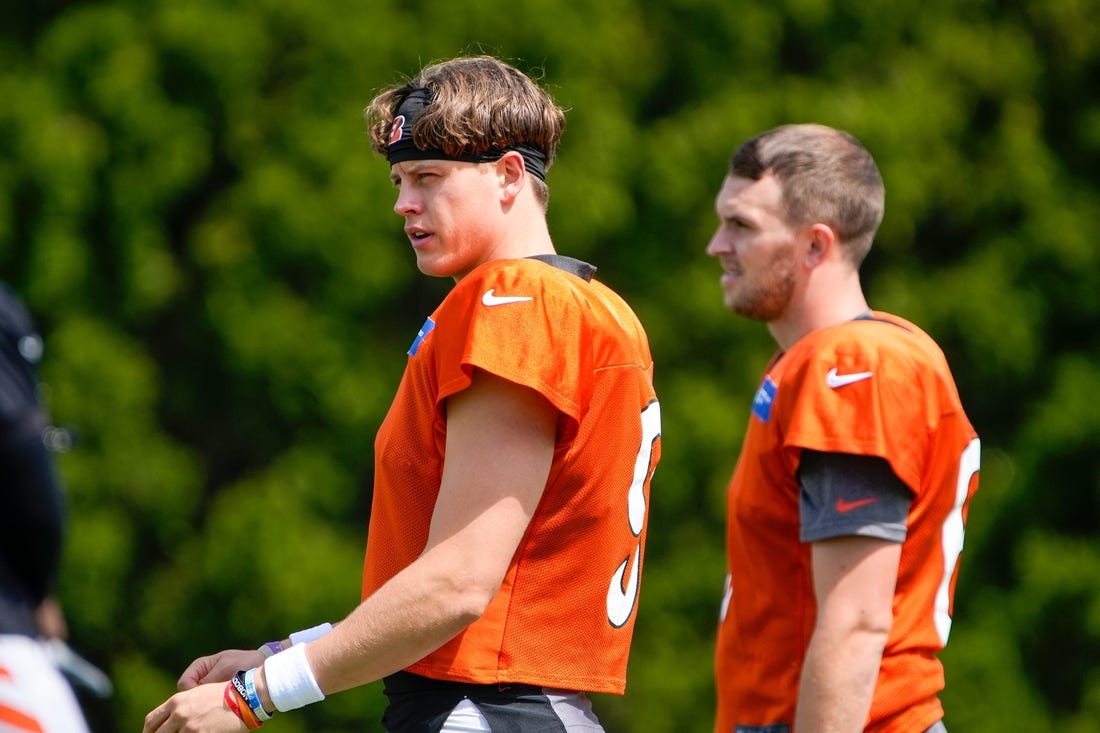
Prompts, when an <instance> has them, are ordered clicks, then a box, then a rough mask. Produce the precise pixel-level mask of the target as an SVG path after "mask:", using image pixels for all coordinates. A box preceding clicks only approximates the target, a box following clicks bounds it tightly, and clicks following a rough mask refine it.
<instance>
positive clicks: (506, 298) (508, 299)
mask: <svg viewBox="0 0 1100 733" xmlns="http://www.w3.org/2000/svg"><path fill="white" fill-rule="evenodd" d="M494 290H496V288H489V289H488V290H486V291H485V294H484V295H482V296H481V304H482V305H486V306H489V307H492V306H495V305H508V304H509V303H526V302H527V301H529V300H534V298H532V297H531V296H530V295H496V294H495V293H494V292H493V291H494Z"/></svg>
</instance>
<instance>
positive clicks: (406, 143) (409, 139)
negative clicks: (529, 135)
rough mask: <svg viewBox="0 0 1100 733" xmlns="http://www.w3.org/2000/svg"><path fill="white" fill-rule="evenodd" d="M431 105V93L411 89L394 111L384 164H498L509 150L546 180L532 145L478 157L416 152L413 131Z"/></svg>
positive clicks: (540, 156) (494, 148)
mask: <svg viewBox="0 0 1100 733" xmlns="http://www.w3.org/2000/svg"><path fill="white" fill-rule="evenodd" d="M431 103H432V92H431V90H430V89H424V88H420V89H413V90H412V91H411V92H409V94H408V96H406V97H405V98H404V99H403V100H402V101H401V104H399V105H398V107H397V114H396V115H395V116H394V118H393V122H392V123H391V124H390V139H389V147H388V149H387V152H386V160H388V161H389V162H390V165H393V164H394V163H401V162H403V161H406V160H458V161H463V162H466V163H491V162H492V161H494V160H500V158H501V156H502V155H504V154H505V153H507V152H508V151H509V150H515V151H516V152H517V153H519V154H520V155H522V156H523V163H524V166H525V167H526V168H527V172H528V173H531V174H532V175H534V176H537V177H538V178H539V179H541V180H543V181H545V180H546V154H545V153H543V152H542V151H541V150H539V149H538V148H536V147H534V146H533V145H527V144H525V143H519V144H516V145H509V146H508V147H506V148H499V147H497V146H495V145H494V146H492V147H490V148H489V149H487V150H483V151H481V152H480V153H460V154H458V155H448V154H447V153H445V152H444V151H443V149H442V148H419V147H417V146H416V143H414V142H413V135H412V128H413V121H414V120H415V119H416V116H417V115H419V114H420V113H421V112H423V111H424V108H425V107H427V106H428V105H429V104H431Z"/></svg>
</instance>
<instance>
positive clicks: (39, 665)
mask: <svg viewBox="0 0 1100 733" xmlns="http://www.w3.org/2000/svg"><path fill="white" fill-rule="evenodd" d="M41 356H42V339H41V337H40V336H39V335H38V333H37V331H36V330H35V328H34V324H33V323H32V322H31V318H30V315H29V314H28V313H27V310H26V308H25V307H24V306H23V304H22V302H21V301H20V300H19V299H18V298H17V297H16V296H15V294H14V293H12V292H11V290H9V289H8V287H7V286H5V285H4V284H3V283H0V733H13V732H16V731H18V732H20V733H31V732H34V731H38V732H40V733H83V732H85V731H87V730H88V727H87V724H86V723H85V721H84V716H83V714H82V713H81V710H80V705H79V703H78V701H77V698H76V695H74V694H73V690H72V688H71V687H69V683H68V682H67V681H66V680H65V677H64V676H63V675H62V673H61V672H60V671H59V670H58V668H57V666H56V663H55V658H54V653H53V651H52V648H51V646H50V645H49V643H48V642H47V641H46V640H47V639H51V638H58V639H60V638H64V637H65V636H66V635H67V628H66V624H65V617H64V615H63V613H62V611H61V607H60V606H59V605H58V603H57V601H56V600H55V599H54V597H53V595H52V593H53V591H54V589H55V586H56V583H57V577H58V570H59V568H60V565H61V550H62V542H63V539H64V528H65V500H64V495H63V493H62V490H61V484H60V482H59V480H58V476H57V472H56V468H55V466H54V460H53V456H52V455H51V453H50V450H49V448H47V446H46V443H45V439H44V432H45V430H46V429H47V427H48V420H47V416H46V411H45V409H44V408H43V406H42V404H41V402H40V401H39V399H38V383H37V380H36V376H35V366H36V365H37V364H38V361H39V359H40V358H41Z"/></svg>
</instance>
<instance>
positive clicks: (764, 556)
mask: <svg viewBox="0 0 1100 733" xmlns="http://www.w3.org/2000/svg"><path fill="white" fill-rule="evenodd" d="M833 370H836V371H833ZM867 373H869V374H870V376H860V378H858V379H857V378H855V377H853V376H851V375H865V374H867ZM838 375H839V376H840V378H839V379H838V378H837V377H838ZM845 375H848V378H847V379H845ZM803 449H812V450H817V451H826V452H838V453H850V454H857V455H868V456H877V457H880V458H883V459H885V460H886V461H887V462H888V463H889V464H890V467H891V468H892V470H893V471H894V473H895V474H896V475H897V476H898V478H900V479H901V480H902V481H903V482H904V483H905V484H906V486H908V487H909V489H910V490H911V491H912V493H913V501H912V504H911V507H910V510H909V515H908V518H907V536H906V539H905V541H904V542H903V543H902V551H901V560H900V566H899V570H898V580H897V586H896V589H895V593H894V601H893V606H894V623H893V626H892V628H891V631H890V634H889V637H888V639H887V642H886V647H885V651H884V652H883V659H882V664H881V667H880V671H879V676H878V680H877V683H876V686H875V692H874V697H873V699H872V703H871V710H870V714H869V718H868V722H867V727H866V730H868V731H876V732H887V731H888V732H891V733H893V732H898V733H900V732H901V731H913V730H924V729H925V728H927V727H928V726H930V725H932V724H933V723H935V722H936V721H937V720H939V719H940V718H941V717H942V716H943V710H942V706H941V704H940V702H939V700H938V698H937V694H938V692H939V691H940V690H942V689H943V684H944V676H943V668H942V665H941V663H940V662H939V660H938V659H937V658H936V656H935V655H936V653H937V652H939V651H940V649H942V647H943V644H944V643H945V641H946V633H947V631H946V629H947V624H948V623H949V612H950V599H951V597H952V595H953V590H954V583H955V571H956V569H957V566H956V561H957V559H958V553H957V551H956V549H955V548H956V547H957V549H958V550H961V542H962V526H963V522H964V521H965V517H966V512H967V510H968V505H969V500H970V497H971V496H972V495H973V493H974V492H975V491H976V490H977V483H978V482H977V469H978V465H977V460H978V441H977V436H976V433H975V431H974V429H973V427H971V425H970V423H969V421H968V420H967V418H966V415H965V414H964V412H963V408H962V405H961V403H960V400H959V396H958V392H957V389H956V387H955V383H954V380H953V377H952V376H951V373H950V370H949V368H948V365H947V361H946V359H945V358H944V356H943V353H942V352H941V351H940V349H939V347H938V346H937V345H936V344H935V342H933V340H932V339H931V338H930V337H929V336H928V335H927V334H925V333H924V332H923V331H921V330H920V329H919V328H917V327H916V326H915V325H913V324H911V323H909V322H907V321H905V320H903V319H900V318H897V317H896V316H892V315H888V314H885V313H879V312H876V313H873V314H872V315H871V316H870V317H869V318H866V319H857V320H854V321H850V322H847V323H844V324H840V325H837V326H834V327H831V328H827V329H822V330H819V331H815V332H812V333H811V334H809V335H807V336H805V337H804V338H802V339H801V340H800V341H799V342H798V343H796V344H795V345H794V346H793V347H792V348H791V349H790V350H789V351H788V352H787V353H785V354H780V355H779V356H778V357H777V358H776V359H775V360H773V363H772V365H771V367H770V368H769V369H768V371H767V373H766V375H765V378H764V381H763V385H762V387H761V390H760V391H759V392H758V393H757V398H756V400H755V401H754V407H753V412H752V415H751V416H750V419H749V426H748V429H747V432H746V435H745V439H744V443H743V446H742V450H741V455H740V457H739V459H738V462H737V466H736V468H735V470H734V474H733V478H732V479H731V482H730V487H729V493H728V507H727V511H728V530H727V537H726V542H727V560H728V563H729V572H730V581H729V588H728V589H727V595H726V598H725V600H724V601H723V617H722V620H721V622H720V624H719V628H718V640H717V654H716V662H715V664H716V676H717V687H718V711H717V720H716V727H715V730H716V731H721V732H722V733H729V732H730V731H732V730H734V727H735V725H737V724H741V725H749V726H752V725H758V726H763V725H771V724H792V723H793V720H794V711H795V704H796V701H797V696H798V684H799V676H800V673H801V668H802V660H803V657H804V654H805V650H806V646H807V644H808V641H809V638H810V635H811V632H812V630H813V626H814V619H815V613H816V608H815V598H814V592H813V585H812V573H811V564H810V549H811V546H810V544H808V543H801V542H800V541H799V486H798V482H797V479H796V471H797V468H798V462H799V456H800V453H801V451H802V450H803ZM937 604H938V605H937Z"/></svg>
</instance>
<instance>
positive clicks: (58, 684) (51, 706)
mask: <svg viewBox="0 0 1100 733" xmlns="http://www.w3.org/2000/svg"><path fill="white" fill-rule="evenodd" d="M0 733H88V724H87V723H86V722H85V721H84V715H83V714H82V713H81V711H80V704H79V703H78V702H77V699H76V695H74V694H73V690H72V688H71V687H69V683H68V682H67V681H66V680H65V678H64V676H62V674H61V673H60V672H59V671H58V670H57V668H56V667H54V666H53V664H52V663H51V662H50V656H49V654H48V652H47V651H46V649H45V647H44V646H43V645H42V643H41V642H38V641H35V640H34V639H31V638H30V637H27V636H20V635H16V634H0Z"/></svg>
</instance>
